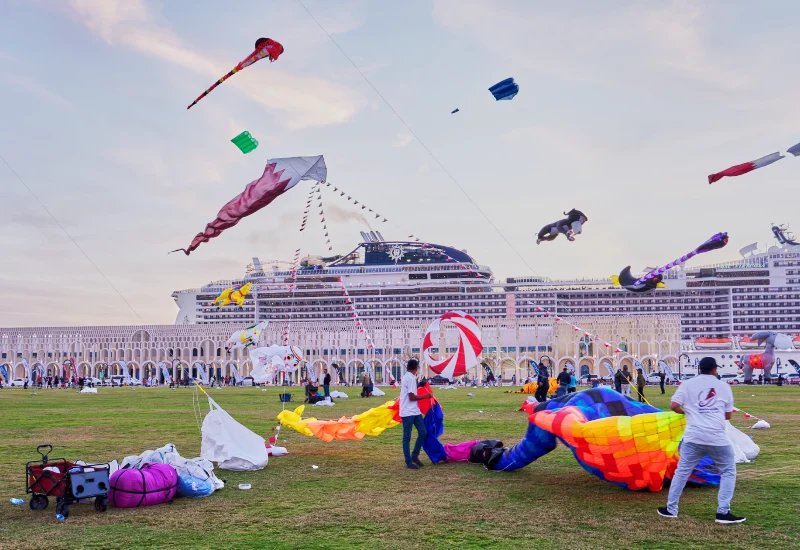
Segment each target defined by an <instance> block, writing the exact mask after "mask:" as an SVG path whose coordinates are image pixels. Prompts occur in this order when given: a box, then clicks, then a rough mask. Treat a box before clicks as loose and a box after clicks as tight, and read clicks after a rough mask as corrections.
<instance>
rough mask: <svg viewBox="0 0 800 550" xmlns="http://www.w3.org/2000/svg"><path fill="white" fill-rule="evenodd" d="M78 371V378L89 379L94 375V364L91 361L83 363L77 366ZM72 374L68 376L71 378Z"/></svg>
mask: <svg viewBox="0 0 800 550" xmlns="http://www.w3.org/2000/svg"><path fill="white" fill-rule="evenodd" d="M76 371H77V373H78V377H80V378H88V377H89V376H91V375H92V364H91V363H89V361H81V362H80V363H78V365H77V366H76ZM71 375H72V374H71V373H70V374H68V375H67V376H71Z"/></svg>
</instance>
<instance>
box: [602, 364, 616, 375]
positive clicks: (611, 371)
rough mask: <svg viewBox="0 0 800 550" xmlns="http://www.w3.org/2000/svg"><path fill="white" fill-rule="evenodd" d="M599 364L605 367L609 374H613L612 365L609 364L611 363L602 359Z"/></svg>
mask: <svg viewBox="0 0 800 550" xmlns="http://www.w3.org/2000/svg"><path fill="white" fill-rule="evenodd" d="M600 364H601V365H602V366H604V367H605V368H606V370H607V371H608V375H609V376H614V367H612V366H611V363H609V362H608V361H602V362H601V363H600Z"/></svg>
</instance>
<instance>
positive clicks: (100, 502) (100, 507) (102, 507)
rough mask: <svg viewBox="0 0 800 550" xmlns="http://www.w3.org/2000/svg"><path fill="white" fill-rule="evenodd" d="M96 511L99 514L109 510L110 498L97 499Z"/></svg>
mask: <svg viewBox="0 0 800 550" xmlns="http://www.w3.org/2000/svg"><path fill="white" fill-rule="evenodd" d="M94 509H95V510H97V511H98V512H105V511H106V510H108V497H107V496H106V495H101V496H99V497H95V499H94Z"/></svg>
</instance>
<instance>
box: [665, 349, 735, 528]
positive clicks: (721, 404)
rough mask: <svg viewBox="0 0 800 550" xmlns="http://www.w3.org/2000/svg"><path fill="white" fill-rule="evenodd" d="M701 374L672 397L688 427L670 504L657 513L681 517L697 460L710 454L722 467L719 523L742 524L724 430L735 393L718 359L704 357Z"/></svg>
mask: <svg viewBox="0 0 800 550" xmlns="http://www.w3.org/2000/svg"><path fill="white" fill-rule="evenodd" d="M698 370H699V371H700V375H699V376H695V377H694V378H692V379H690V380H687V381H686V382H683V383H682V384H681V385H680V387H679V388H678V391H676V392H675V395H673V396H672V404H671V406H670V408H671V409H672V410H673V411H675V412H676V413H678V414H685V415H686V430H685V431H684V432H683V441H682V442H681V446H680V460H679V461H678V468H677V469H676V470H675V475H674V476H673V477H672V482H671V483H670V486H669V498H668V500H667V506H666V507H664V508H659V509H658V515H660V516H664V517H668V518H676V517H678V501H679V500H680V498H681V493H682V492H683V488H684V487H685V486H686V482H687V481H688V479H689V477H690V476H691V475H692V471H693V470H694V469H695V467H696V466H697V464H698V462H700V460H701V459H702V458H703V457H704V456H708V457H711V459H712V460H714V462H715V463H716V466H717V468H719V470H720V477H721V479H720V484H719V496H718V497H717V519H716V522H717V523H742V522H743V521H744V520H745V519H746V518H743V517H738V516H734V515H733V514H731V499H732V498H733V491H734V489H735V488H736V460H735V458H734V455H733V448H732V447H731V442H730V440H729V439H728V435H727V433H726V431H725V428H726V426H727V421H728V420H730V418H731V413H732V412H733V392H731V388H730V386H728V384H726V383H725V382H721V381H720V380H719V379H718V378H717V362H716V361H715V360H714V358H713V357H704V358H703V359H702V360H701V361H700V364H699V365H698Z"/></svg>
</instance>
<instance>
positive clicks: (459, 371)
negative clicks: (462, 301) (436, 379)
mask: <svg viewBox="0 0 800 550" xmlns="http://www.w3.org/2000/svg"><path fill="white" fill-rule="evenodd" d="M442 321H450V322H451V323H453V324H454V325H455V326H456V328H457V329H458V348H456V353H455V355H451V356H450V357H444V358H443V359H434V358H433V356H432V355H431V353H430V350H431V348H432V347H434V346H433V332H438V331H439V330H440V326H441V323H442ZM440 344H441V345H444V341H442V342H440ZM481 351H483V344H481V328H480V326H478V322H477V321H476V320H475V318H474V317H472V316H471V315H467V314H466V313H464V312H463V311H451V312H449V313H445V314H444V315H442V316H441V317H439V318H437V319H434V320H433V322H432V323H431V324H430V325H428V330H427V331H426V332H425V337H424V338H423V340H422V354H423V359H424V360H425V363H426V364H427V365H428V366H429V367H430V369H431V370H432V371H433V372H435V373H436V374H438V375H440V376H443V377H445V378H448V379H452V378H455V377H456V376H463V375H465V374H467V371H468V370H469V369H471V368H472V367H476V366H478V364H479V363H480V361H479V359H478V357H479V356H480V354H481Z"/></svg>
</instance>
